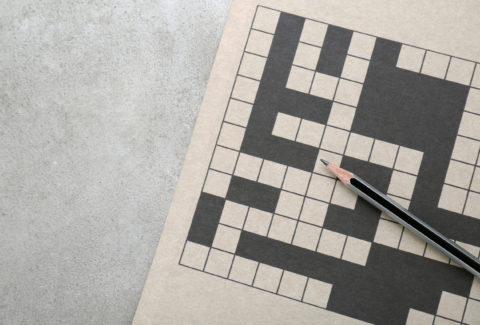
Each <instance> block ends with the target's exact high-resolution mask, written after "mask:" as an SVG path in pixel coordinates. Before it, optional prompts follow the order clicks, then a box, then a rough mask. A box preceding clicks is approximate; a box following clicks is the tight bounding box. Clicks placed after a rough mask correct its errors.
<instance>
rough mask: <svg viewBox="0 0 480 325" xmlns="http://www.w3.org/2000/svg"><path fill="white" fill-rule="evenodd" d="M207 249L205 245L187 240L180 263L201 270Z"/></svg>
mask: <svg viewBox="0 0 480 325" xmlns="http://www.w3.org/2000/svg"><path fill="white" fill-rule="evenodd" d="M208 251H209V248H208V247H207V246H203V245H200V244H197V243H193V242H190V241H187V243H186V245H185V249H184V251H183V255H182V259H181V261H180V263H182V264H183V265H186V266H189V267H193V268H195V269H198V270H202V269H203V266H204V265H205V261H206V260H207V255H208Z"/></svg>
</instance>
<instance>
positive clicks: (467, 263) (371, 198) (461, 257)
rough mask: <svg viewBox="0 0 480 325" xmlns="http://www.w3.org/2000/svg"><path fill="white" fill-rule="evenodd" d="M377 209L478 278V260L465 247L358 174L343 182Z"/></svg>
mask: <svg viewBox="0 0 480 325" xmlns="http://www.w3.org/2000/svg"><path fill="white" fill-rule="evenodd" d="M345 185H346V186H347V187H349V188H350V189H351V190H352V191H354V192H355V193H357V194H358V195H359V196H360V197H362V198H364V199H365V200H367V201H368V202H370V203H371V204H373V205H374V206H376V207H377V208H378V209H380V210H382V211H383V212H385V213H386V214H388V215H389V216H391V217H392V218H394V219H395V220H396V221H398V222H399V223H400V224H402V225H403V226H404V227H406V228H408V229H409V230H410V231H412V232H413V233H415V234H416V235H418V236H419V237H420V238H422V239H423V240H425V241H426V242H427V243H429V244H430V245H432V246H434V247H436V248H437V249H438V250H439V251H441V252H442V253H444V254H445V255H447V256H448V257H450V258H451V259H452V260H453V261H454V262H456V263H458V264H460V265H461V266H463V267H464V268H465V269H466V270H468V271H469V272H471V273H472V274H473V275H475V276H477V277H479V278H480V261H479V260H478V259H477V258H476V257H474V256H473V255H472V254H470V253H469V252H467V251H466V250H465V249H463V248H462V247H460V246H459V245H457V244H456V243H454V242H453V241H451V240H450V239H448V238H447V237H445V236H444V235H442V234H441V233H440V232H438V231H437V230H435V229H434V228H432V227H431V226H429V225H428V224H426V223H425V222H423V221H422V220H421V219H419V218H418V217H416V216H415V215H413V214H412V213H411V212H409V211H408V210H406V209H404V208H403V207H401V206H400V205H399V204H398V203H396V202H395V201H393V200H392V199H390V198H389V197H388V196H386V195H385V194H383V193H381V192H380V191H378V190H377V189H375V188H374V187H373V186H372V185H370V184H368V183H367V182H365V181H364V180H362V179H361V178H359V177H358V176H356V175H355V176H354V177H353V178H351V179H350V184H345Z"/></svg>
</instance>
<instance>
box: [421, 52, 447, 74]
mask: <svg viewBox="0 0 480 325" xmlns="http://www.w3.org/2000/svg"><path fill="white" fill-rule="evenodd" d="M449 61H450V58H449V57H448V56H447V55H443V54H440V53H435V52H430V51H427V53H426V54H425V60H424V61H423V66H422V73H423V74H426V75H429V76H432V77H436V78H441V79H443V78H445V75H446V73H447V67H448V62H449Z"/></svg>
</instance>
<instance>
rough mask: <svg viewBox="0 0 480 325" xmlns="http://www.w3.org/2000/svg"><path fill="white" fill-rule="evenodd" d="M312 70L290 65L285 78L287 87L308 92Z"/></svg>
mask: <svg viewBox="0 0 480 325" xmlns="http://www.w3.org/2000/svg"><path fill="white" fill-rule="evenodd" d="M313 75H314V72H313V71H312V70H308V69H305V68H300V67H296V66H292V69H291V70H290V74H289V76H288V80H287V88H289V89H293V90H296V91H300V92H302V93H308V91H309V90H310V86H311V84H312V79H313Z"/></svg>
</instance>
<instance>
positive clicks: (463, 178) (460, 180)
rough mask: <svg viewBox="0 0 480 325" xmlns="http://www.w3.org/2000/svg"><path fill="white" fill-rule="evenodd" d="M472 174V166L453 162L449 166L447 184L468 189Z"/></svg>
mask: <svg viewBox="0 0 480 325" xmlns="http://www.w3.org/2000/svg"><path fill="white" fill-rule="evenodd" d="M472 174H473V166H472V165H469V164H465V163H462V162H458V161H454V160H452V161H450V165H449V166H448V171H447V176H446V177H445V183H447V184H450V185H455V186H458V187H462V188H466V189H468V187H469V186H470V182H471V180H472Z"/></svg>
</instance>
